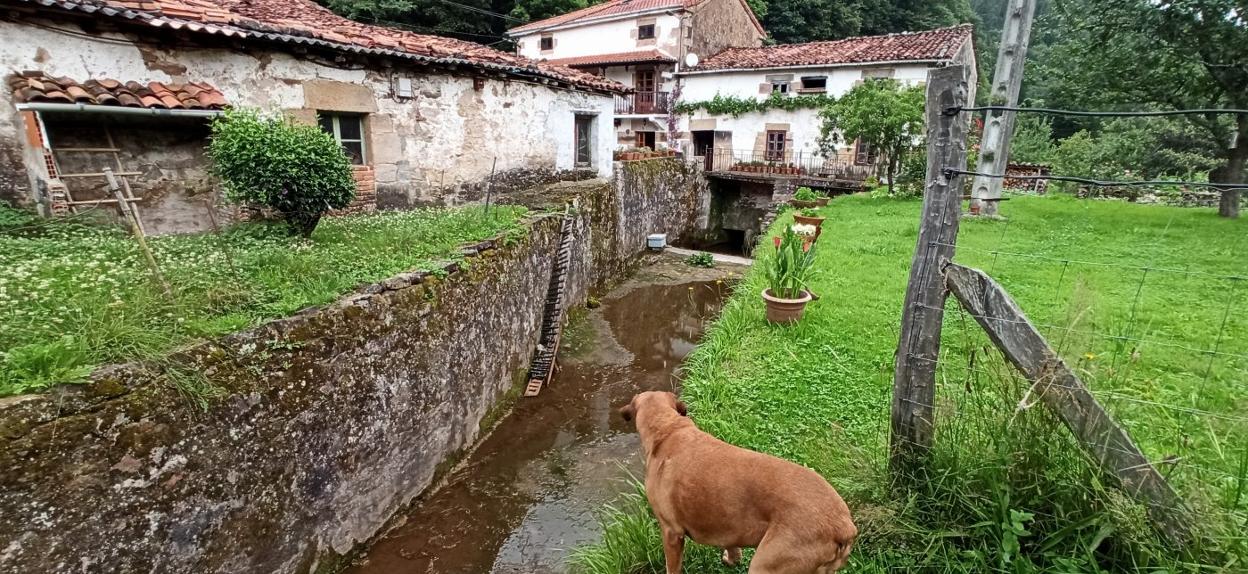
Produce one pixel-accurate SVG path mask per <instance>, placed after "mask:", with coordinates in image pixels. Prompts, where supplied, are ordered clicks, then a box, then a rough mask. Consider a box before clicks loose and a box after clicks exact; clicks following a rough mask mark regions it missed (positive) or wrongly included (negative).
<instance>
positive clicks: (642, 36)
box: [637, 24, 654, 40]
mask: <svg viewBox="0 0 1248 574" xmlns="http://www.w3.org/2000/svg"><path fill="white" fill-rule="evenodd" d="M651 38H654V24H643V25H641V26H638V27H637V39H638V40H649V39H651Z"/></svg>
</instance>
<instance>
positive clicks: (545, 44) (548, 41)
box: [537, 36, 555, 52]
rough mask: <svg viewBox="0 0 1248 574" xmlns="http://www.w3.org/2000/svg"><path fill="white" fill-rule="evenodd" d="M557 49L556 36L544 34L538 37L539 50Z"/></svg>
mask: <svg viewBox="0 0 1248 574" xmlns="http://www.w3.org/2000/svg"><path fill="white" fill-rule="evenodd" d="M554 49H555V37H554V36H542V37H540V38H538V39H537V50H538V51H539V52H549V51H551V50H554Z"/></svg>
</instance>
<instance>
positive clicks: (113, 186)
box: [104, 167, 173, 297]
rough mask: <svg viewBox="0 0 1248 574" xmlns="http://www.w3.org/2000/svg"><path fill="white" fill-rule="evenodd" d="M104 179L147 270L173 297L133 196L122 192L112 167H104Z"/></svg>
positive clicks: (167, 294) (162, 288)
mask: <svg viewBox="0 0 1248 574" xmlns="http://www.w3.org/2000/svg"><path fill="white" fill-rule="evenodd" d="M104 179H106V180H108V190H109V191H111V192H113V198H114V199H116V200H117V207H118V208H120V209H121V216H122V218H124V219H125V220H126V224H128V225H129V226H130V232H131V233H132V234H133V235H134V239H135V241H138V242H139V250H140V251H142V252H143V258H144V259H145V260H146V261H147V270H148V271H150V272H151V273H152V278H153V279H155V280H156V284H157V285H159V286H160V289H161V291H164V292H165V296H167V297H172V296H173V290H172V289H170V288H169V283H168V282H166V281H165V276H164V275H161V273H160V266H159V265H157V264H156V257H155V256H153V255H152V250H151V248H149V247H148V246H147V238H146V236H144V235H143V227H142V226H141V225H139V220H138V218H137V217H135V213H134V211H133V207H131V205H130V203H129V202H131V201H133V199H132V198H127V197H126V196H125V195H123V194H122V192H121V185H120V184H118V183H117V176H116V175H114V174H113V170H112V169H111V168H107V167H106V168H104Z"/></svg>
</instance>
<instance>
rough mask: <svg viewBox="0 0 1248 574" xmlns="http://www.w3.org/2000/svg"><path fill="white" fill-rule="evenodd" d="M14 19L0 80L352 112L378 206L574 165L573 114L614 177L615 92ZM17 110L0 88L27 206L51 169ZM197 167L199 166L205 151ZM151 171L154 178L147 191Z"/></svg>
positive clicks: (1, 138)
mask: <svg viewBox="0 0 1248 574" xmlns="http://www.w3.org/2000/svg"><path fill="white" fill-rule="evenodd" d="M15 18H16V16H15ZM21 18H22V19H20V20H6V19H0V37H3V38H5V40H6V41H5V42H2V43H0V75H7V74H9V73H12V72H14V71H24V70H37V71H41V72H43V73H45V74H47V75H50V76H54V77H60V76H65V77H69V78H71V79H75V80H78V81H85V80H87V79H89V78H112V79H116V80H121V81H137V82H141V83H146V82H149V81H159V82H167V83H186V82H206V83H209V84H211V85H213V86H215V87H216V88H217V89H219V90H220V91H221V92H222V93H223V94H224V95H225V98H226V101H227V102H228V103H229V104H231V105H234V106H245V107H254V108H261V109H263V110H267V111H274V112H283V113H285V114H288V115H289V116H291V117H293V118H295V119H296V120H298V121H302V122H307V123H312V122H315V121H316V117H317V114H318V113H323V114H324V113H340V114H349V115H355V116H361V117H362V118H363V131H364V134H363V135H364V139H365V148H366V150H365V154H364V155H365V162H366V163H367V164H369V165H370V166H372V167H373V168H374V178H375V181H376V184H377V190H378V192H379V193H381V194H383V195H384V196H385V197H384V200H383V198H379V200H383V201H382V202H383V203H386V202H389V203H391V204H400V205H425V204H431V203H436V202H438V201H439V199H441V198H442V197H443V196H445V195H447V193H446V191H447V190H455V189H471V188H475V187H478V186H480V184H481V183H482V182H485V181H486V180H487V179H488V178H489V176H490V174H491V173H508V172H512V171H517V170H519V171H526V170H527V171H543V172H551V173H553V172H559V171H567V170H574V169H578V167H579V166H578V165H577V163H576V158H575V149H574V148H575V133H576V132H575V129H574V125H575V118H576V117H577V116H578V115H581V116H592V117H594V120H593V121H594V125H593V128H592V130H591V131H592V134H593V135H592V136H591V139H592V142H593V151H592V154H591V155H592V158H591V160H592V161H591V162H590V165H588V166H584V167H586V168H587V169H588V170H589V171H592V172H593V173H594V174H596V175H597V176H598V177H609V176H610V173H611V150H612V149H614V147H615V142H614V139H615V133H614V132H615V130H614V128H613V126H612V119H611V118H612V117H613V114H614V100H613V97H612V96H611V95H610V94H602V93H591V92H585V91H572V90H565V89H559V88H556V87H552V86H547V85H539V84H534V83H529V82H525V81H521V80H518V79H514V80H513V79H499V78H497V77H489V78H486V77H483V76H477V75H474V74H473V72H472V71H471V70H463V69H461V70H459V71H456V72H451V71H448V70H446V69H432V68H420V67H413V65H412V64H409V63H404V62H391V61H384V62H383V61H379V60H376V59H369V60H364V59H361V60H358V61H357V60H356V59H347V60H345V61H342V62H335V61H329V60H326V59H324V58H318V57H315V56H314V55H313V54H305V55H300V54H295V53H290V52H284V51H275V50H266V49H264V48H263V47H261V46H257V45H247V46H237V45H231V44H229V43H228V41H226V40H222V42H221V43H220V44H219V45H208V44H196V43H191V42H175V41H159V39H158V38H153V37H138V36H135V35H134V34H132V33H129V32H127V31H122V30H117V29H110V27H109V24H108V23H105V22H100V23H98V25H92V26H91V27H90V30H86V29H84V28H82V27H79V26H75V24H74V23H73V22H62V21H56V22H51V21H43V20H35V19H33V18H32V19H30V20H26V18H29V17H28V16H21ZM51 28H56V29H55V30H54V29H51ZM61 31H66V32H67V33H62V32H61ZM197 38H198V40H197V41H203V42H206V41H207V40H205V39H204V38H203V37H202V36H200V37H197ZM400 79H406V80H411V82H412V87H413V92H412V96H411V97H407V96H403V97H400V96H398V95H396V94H395V90H394V85H395V84H396V83H397V82H398V81H399V80H400ZM14 106H15V103H14V101H13V95H12V94H11V93H10V92H9V91H8V90H0V185H2V184H5V183H6V182H8V181H9V180H10V179H11V180H13V182H15V183H14V184H13V185H12V186H5V187H6V189H5V190H3V191H0V197H4V196H5V195H6V194H7V195H14V196H15V198H17V199H20V197H16V196H24V197H27V198H29V197H30V196H32V195H34V194H35V192H34V190H33V189H32V188H34V187H37V185H38V182H39V181H44V180H47V179H48V174H47V173H46V169H44V168H43V167H42V165H41V161H40V158H39V157H37V156H34V155H32V154H29V153H27V151H28V150H27V149H26V148H27V147H28V146H26V145H25V144H24V138H23V137H20V136H21V134H22V133H23V130H24V128H25V123H26V122H25V120H23V118H22V117H21V115H20V114H18V113H16V112H14V110H15V108H14ZM79 116H80V115H79ZM64 119H66V120H68V121H71V122H80V121H82V120H81V118H80V117H73V116H71V117H67V118H64ZM167 129H168V130H172V131H174V132H180V131H182V130H183V126H181V125H171V124H170V125H169V127H168V128H167ZM201 130H202V128H201ZM200 133H203V132H202V131H201V132H200ZM175 135H177V134H176V133H175ZM54 143H55V142H54ZM205 143H206V142H205V141H204V140H203V138H202V137H200V138H199V139H198V142H197V143H195V145H194V146H193V147H194V149H195V150H197V151H199V152H202V149H203V147H204V145H205ZM178 161H179V162H181V163H182V164H186V165H189V162H183V161H182V159H178ZM196 161H202V153H200V154H199V156H198V159H197V160H196ZM131 163H132V162H128V163H127V165H126V167H127V169H131V168H132V167H133V165H131ZM153 163H156V164H157V166H158V167H160V166H159V162H153ZM168 171H170V170H166V169H160V170H145V174H144V176H143V177H139V178H136V180H138V181H137V185H140V186H143V185H149V184H150V186H151V187H160V186H164V187H168V188H169V189H171V190H172V191H170V192H168V193H166V194H165V195H179V194H180V192H179V193H175V192H178V190H179V188H177V187H176V186H172V185H170V184H169V183H168V182H169V181H170V178H168V177H166V176H168V175H169V174H168V173H167V172H168ZM28 174H30V175H28ZM149 175H150V176H152V177H153V178H155V179H152V181H151V182H146V178H148V177H149ZM157 176H159V177H157ZM22 181H26V182H27V183H26V184H21V182H22ZM8 189H15V190H17V191H16V192H9V191H8ZM71 191H72V190H71ZM162 197H163V196H162ZM23 201H28V200H23Z"/></svg>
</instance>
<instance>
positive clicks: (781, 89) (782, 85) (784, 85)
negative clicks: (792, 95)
mask: <svg viewBox="0 0 1248 574" xmlns="http://www.w3.org/2000/svg"><path fill="white" fill-rule="evenodd" d="M771 93H773V94H787V93H789V82H787V81H780V80H776V81H773V82H771Z"/></svg>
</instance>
